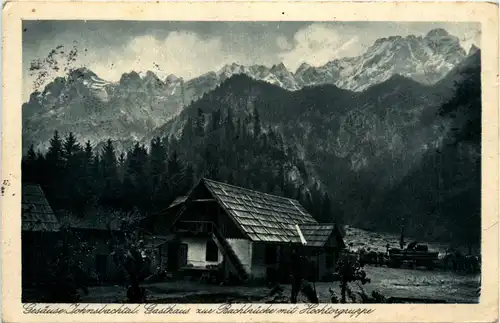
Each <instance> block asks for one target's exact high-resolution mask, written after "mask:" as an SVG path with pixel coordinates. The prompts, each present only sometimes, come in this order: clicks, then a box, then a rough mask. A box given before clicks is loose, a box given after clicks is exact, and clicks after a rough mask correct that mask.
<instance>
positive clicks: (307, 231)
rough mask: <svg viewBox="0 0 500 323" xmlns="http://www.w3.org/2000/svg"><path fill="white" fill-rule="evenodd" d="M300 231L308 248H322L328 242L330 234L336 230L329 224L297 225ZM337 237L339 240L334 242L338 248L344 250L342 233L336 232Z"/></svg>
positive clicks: (333, 225)
mask: <svg viewBox="0 0 500 323" xmlns="http://www.w3.org/2000/svg"><path fill="white" fill-rule="evenodd" d="M299 227H300V231H302V234H303V235H304V239H305V240H306V241H307V245H308V246H310V247H323V246H325V245H326V243H327V242H328V239H329V238H330V236H331V235H332V232H333V231H334V230H336V229H337V228H336V226H335V224H330V223H328V224H327V223H318V224H310V223H305V224H299ZM338 234H339V236H338V237H336V238H337V239H340V241H339V240H336V241H335V242H336V243H337V244H338V246H339V247H341V248H344V247H345V245H344V242H343V241H342V232H341V231H338Z"/></svg>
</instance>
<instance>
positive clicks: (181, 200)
mask: <svg viewBox="0 0 500 323" xmlns="http://www.w3.org/2000/svg"><path fill="white" fill-rule="evenodd" d="M187 198H188V197H187V196H179V197H176V198H175V200H174V201H173V202H172V204H170V205H169V206H168V208H167V210H168V209H171V208H174V207H176V206H178V205H181V204H182V203H184V202H186V200H187Z"/></svg>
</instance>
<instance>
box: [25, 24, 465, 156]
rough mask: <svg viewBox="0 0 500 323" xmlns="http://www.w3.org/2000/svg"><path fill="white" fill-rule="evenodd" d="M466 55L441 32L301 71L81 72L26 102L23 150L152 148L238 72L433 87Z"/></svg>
mask: <svg viewBox="0 0 500 323" xmlns="http://www.w3.org/2000/svg"><path fill="white" fill-rule="evenodd" d="M466 56H467V55H466V53H465V50H464V49H463V48H461V47H460V43H459V40H458V38H457V37H455V36H452V35H449V34H448V33H447V32H446V31H445V30H443V29H435V30H431V31H430V32H429V33H428V34H427V35H426V36H425V37H417V36H407V37H400V36H394V37H389V38H381V39H379V40H377V41H376V42H375V43H374V44H373V46H371V47H370V48H368V50H367V51H366V52H365V53H364V54H362V55H360V56H358V57H350V58H342V59H337V60H333V61H331V62H329V63H327V64H325V65H324V66H319V67H313V66H309V65H307V64H303V65H302V66H300V67H299V69H298V70H297V71H296V72H295V73H292V72H291V71H289V70H288V69H287V68H286V66H285V65H284V64H283V63H280V64H277V65H274V66H271V67H266V66H263V65H252V66H243V65H239V64H236V63H233V64H230V65H225V66H223V67H222V68H221V69H220V70H218V71H214V72H209V73H206V74H203V75H201V76H199V77H196V78H193V79H191V80H188V81H184V80H183V79H182V78H180V77H177V76H175V75H169V76H168V77H166V78H165V79H163V80H162V79H160V78H159V77H158V76H157V75H156V74H155V73H154V72H151V71H147V72H145V73H142V72H139V73H138V72H134V71H132V72H130V73H125V74H123V75H122V77H121V78H120V80H119V81H118V82H109V81H106V80H103V79H102V78H100V77H99V76H98V75H96V74H95V73H94V72H92V71H91V70H89V69H87V68H79V69H76V70H73V71H71V72H70V73H69V74H68V75H67V77H65V78H62V77H58V78H56V79H55V80H54V81H52V82H51V83H49V84H48V85H47V86H46V87H45V88H44V89H43V91H37V92H34V93H32V94H31V96H30V98H29V101H28V102H26V103H25V104H23V147H25V150H26V149H27V147H28V146H29V145H30V144H35V145H37V148H39V149H42V150H43V149H45V148H46V147H47V144H48V140H49V138H50V137H51V135H52V133H51V132H52V129H54V128H57V129H59V130H60V131H61V132H62V133H66V132H67V131H70V130H72V131H74V132H75V133H76V134H77V136H78V138H79V139H82V140H90V141H91V143H92V144H94V145H98V144H100V143H102V142H104V141H105V140H107V139H108V138H111V139H113V140H114V141H116V142H117V143H118V145H119V146H121V147H123V148H125V147H128V146H130V145H131V143H132V142H134V141H137V140H143V139H144V140H146V142H147V141H148V140H149V137H150V134H151V132H152V131H154V130H155V129H156V128H158V127H160V126H161V125H163V124H164V123H165V122H167V121H168V120H170V119H171V118H173V117H174V116H176V115H178V114H179V112H180V111H182V109H183V108H184V107H186V106H187V105H189V104H190V103H191V102H193V101H196V100H198V99H199V98H200V97H201V96H202V95H203V94H205V93H208V92H209V91H212V90H214V89H215V88H216V87H217V86H219V85H220V84H221V83H222V82H223V81H225V80H226V79H228V78H230V77H231V76H233V75H237V74H245V75H247V76H249V77H251V78H252V79H255V80H261V81H264V82H267V83H270V84H275V85H278V86H279V87H281V88H283V89H286V90H289V91H297V90H299V89H302V88H304V87H308V86H316V85H325V84H332V85H336V86H337V87H338V88H341V89H347V90H352V91H358V92H359V91H363V90H366V89H368V88H370V87H372V86H374V85H376V84H380V83H382V82H384V81H387V80H389V79H390V78H391V77H392V76H394V75H401V76H405V77H407V78H411V79H413V80H416V81H417V82H420V83H422V84H434V83H436V82H438V81H439V80H441V79H442V78H443V77H444V76H445V75H446V74H447V73H448V72H449V71H451V70H452V69H453V67H455V66H457V64H459V63H460V62H461V61H463V59H464V58H465V57H466ZM41 125H43V126H41ZM49 129H50V130H49Z"/></svg>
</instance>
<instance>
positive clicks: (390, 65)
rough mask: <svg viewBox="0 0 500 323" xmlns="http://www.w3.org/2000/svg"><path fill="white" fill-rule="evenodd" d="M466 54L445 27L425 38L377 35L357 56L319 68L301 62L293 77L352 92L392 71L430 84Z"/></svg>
mask: <svg viewBox="0 0 500 323" xmlns="http://www.w3.org/2000/svg"><path fill="white" fill-rule="evenodd" d="M465 57H466V53H465V50H464V49H463V48H462V47H460V43H459V39H458V38H457V37H455V36H452V35H450V34H448V32H446V31H445V30H444V29H434V30H431V31H430V32H429V33H428V34H427V35H426V36H425V37H417V36H413V35H410V36H407V37H401V36H393V37H388V38H380V39H378V40H377V41H376V42H375V44H373V46H371V47H370V48H369V49H368V50H367V51H366V52H365V53H364V54H363V55H361V56H358V57H350V58H342V59H338V60H334V61H331V62H329V63H327V64H326V65H324V66H320V67H312V66H309V65H307V64H303V65H302V66H301V67H300V68H299V69H298V70H297V72H296V73H295V78H296V80H297V83H298V84H299V85H300V86H306V85H309V86H310V85H317V84H335V85H336V86H338V87H340V88H343V89H348V90H353V91H363V90H365V89H367V88H369V87H370V86H372V85H374V84H378V83H381V82H383V81H385V80H387V79H389V78H390V77H391V76H393V75H395V74H399V75H403V76H406V77H409V78H412V79H414V80H416V81H418V82H421V83H424V84H433V83H435V82H437V81H439V80H440V79H442V78H443V77H444V76H445V75H446V74H447V73H448V72H449V71H450V70H451V69H452V68H453V67H455V66H456V65H457V64H458V63H460V62H461V61H462V60H463V59H464V58H465Z"/></svg>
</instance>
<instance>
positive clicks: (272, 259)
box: [266, 245, 278, 265]
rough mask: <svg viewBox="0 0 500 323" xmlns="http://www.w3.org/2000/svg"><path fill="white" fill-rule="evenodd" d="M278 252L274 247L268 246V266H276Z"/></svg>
mask: <svg viewBox="0 0 500 323" xmlns="http://www.w3.org/2000/svg"><path fill="white" fill-rule="evenodd" d="M277 258H278V250H277V248H276V246H274V245H266V265H274V264H276V260H277Z"/></svg>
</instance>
